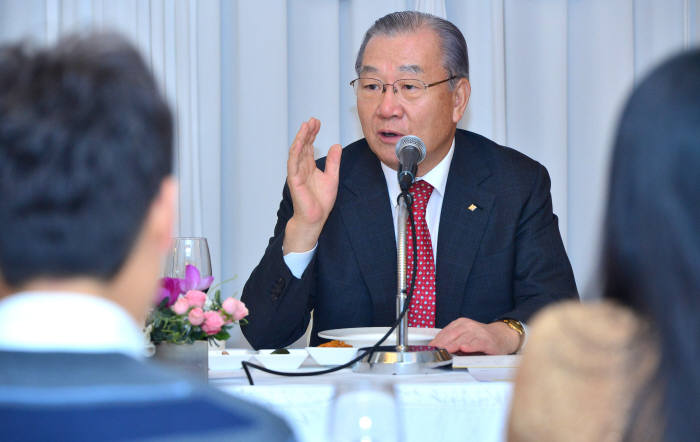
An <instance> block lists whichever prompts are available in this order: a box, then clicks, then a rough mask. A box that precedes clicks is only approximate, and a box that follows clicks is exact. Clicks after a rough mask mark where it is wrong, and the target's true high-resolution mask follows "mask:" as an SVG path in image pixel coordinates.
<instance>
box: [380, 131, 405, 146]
mask: <svg viewBox="0 0 700 442" xmlns="http://www.w3.org/2000/svg"><path fill="white" fill-rule="evenodd" d="M378 133H379V138H380V139H381V140H382V141H383V142H385V143H396V142H398V141H399V139H401V137H402V136H403V134H402V133H400V132H394V131H390V130H380V131H379V132H378Z"/></svg>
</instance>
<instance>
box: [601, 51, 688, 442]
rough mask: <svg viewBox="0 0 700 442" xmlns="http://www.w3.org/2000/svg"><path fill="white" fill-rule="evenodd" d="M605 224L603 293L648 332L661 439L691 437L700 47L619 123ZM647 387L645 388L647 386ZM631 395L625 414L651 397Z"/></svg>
mask: <svg viewBox="0 0 700 442" xmlns="http://www.w3.org/2000/svg"><path fill="white" fill-rule="evenodd" d="M612 162H613V165H612V175H611V181H610V198H609V200H608V208H607V219H606V224H605V242H604V245H605V254H604V264H605V270H604V289H603V296H604V297H605V298H608V299H611V300H614V301H617V302H618V303H620V304H621V305H623V306H626V307H628V308H630V309H632V310H633V311H634V312H635V313H637V314H638V315H640V316H641V317H642V318H644V319H646V320H648V321H649V322H650V324H651V326H652V330H654V332H655V334H656V335H657V336H658V337H657V339H658V351H659V352H660V360H659V367H658V372H657V373H656V376H655V379H654V382H655V383H657V385H658V387H659V388H660V389H661V391H662V392H663V393H662V397H663V399H662V402H661V404H660V405H661V407H662V410H663V421H664V422H665V423H664V428H665V430H664V435H665V439H666V440H669V441H677V440H689V438H697V437H699V436H700V420H698V417H699V416H700V370H698V367H697V365H698V363H700V50H695V51H693V52H690V53H687V54H684V55H681V56H678V57H675V58H673V59H672V60H670V61H668V62H667V63H665V64H664V65H663V66H661V67H660V68H658V69H656V70H655V71H654V72H653V73H652V74H651V75H650V76H649V77H648V78H647V79H646V80H644V81H643V82H642V83H641V84H640V85H639V87H638V88H637V89H636V91H635V92H634V94H633V95H632V97H631V98H630V100H629V102H628V104H627V106H626V108H625V111H624V113H623V116H622V119H621V121H620V125H619V129H618V134H617V140H616V142H615V150H614V154H613V159H612ZM652 385H653V384H652ZM653 391H654V388H648V389H646V390H644V391H642V392H641V393H640V396H639V398H638V401H636V402H637V404H636V406H635V407H633V409H632V413H633V414H632V416H631V418H632V421H631V422H630V425H634V424H635V423H636V422H634V418H635V415H634V413H637V412H641V411H642V410H643V404H644V402H645V401H646V400H653V399H652V398H653V394H651V393H652V392H653Z"/></svg>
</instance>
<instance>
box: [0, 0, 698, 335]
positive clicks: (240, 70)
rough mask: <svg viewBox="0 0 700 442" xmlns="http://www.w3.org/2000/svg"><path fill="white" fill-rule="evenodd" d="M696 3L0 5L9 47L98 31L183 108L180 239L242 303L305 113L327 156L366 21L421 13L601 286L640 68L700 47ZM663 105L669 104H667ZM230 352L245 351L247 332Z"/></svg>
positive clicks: (470, 123) (350, 102)
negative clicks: (533, 172) (537, 172)
mask: <svg viewBox="0 0 700 442" xmlns="http://www.w3.org/2000/svg"><path fill="white" fill-rule="evenodd" d="M699 2H700V0H587V1H583V0H491V1H487V0H289V1H286V2H285V1H280V0H240V1H232V0H231V1H229V0H200V1H196V0H172V1H171V0H0V42H8V41H13V40H17V39H19V38H24V37H30V38H33V39H34V40H35V41H36V42H38V43H49V42H52V41H54V40H55V39H56V38H57V37H58V36H60V35H62V34H64V33H66V32H71V31H75V30H84V29H91V28H98V29H116V30H118V31H120V32H122V33H124V34H126V35H127V36H129V37H130V38H131V39H132V40H133V41H134V42H136V44H137V45H138V46H139V47H140V48H141V50H142V51H143V53H144V55H145V57H146V59H147V60H148V61H149V62H150V64H151V66H152V67H153V70H154V72H155V74H156V76H157V77H158V79H159V81H160V84H161V86H162V88H163V90H164V91H165V93H166V95H167V97H168V99H169V101H170V102H171V104H172V105H173V107H174V108H175V109H176V116H177V128H178V129H177V130H178V134H177V152H178V153H177V156H176V164H175V170H176V173H177V175H178V178H179V180H180V206H179V225H178V232H177V233H178V234H179V235H183V236H190V235H197V236H199V235H202V236H206V237H207V238H208V239H209V244H210V247H211V254H212V269H213V272H214V275H215V276H216V278H217V280H222V279H225V278H227V277H230V276H233V275H238V279H237V280H236V281H234V282H233V283H232V284H231V285H230V286H229V288H228V290H226V294H236V296H240V292H241V289H242V287H243V284H244V283H245V280H246V279H247V277H248V275H249V273H250V271H251V270H252V269H253V267H254V266H255V265H256V264H257V262H258V260H259V259H260V257H261V256H262V253H263V250H264V248H265V246H266V244H267V240H268V238H269V235H270V234H271V232H272V229H273V226H274V222H275V213H276V210H277V205H278V203H279V200H280V198H281V190H282V185H283V183H284V180H285V175H286V158H287V149H288V145H289V143H290V142H291V140H292V139H293V137H294V134H295V133H296V131H297V128H298V127H299V125H300V123H301V122H302V121H304V120H306V119H308V118H309V117H310V116H315V117H317V118H319V119H320V120H321V122H322V127H321V132H320V134H319V136H318V138H317V142H316V151H317V155H318V156H323V155H325V153H326V151H327V149H328V147H330V146H331V145H332V144H334V143H338V142H339V143H342V144H343V145H345V144H348V143H350V142H352V141H354V140H356V139H357V138H360V137H361V136H362V132H361V130H360V125H359V121H358V119H357V116H356V109H355V99H354V95H353V93H352V89H351V88H350V86H348V83H349V82H350V80H352V79H353V78H354V76H355V74H354V70H353V66H354V61H355V55H356V52H357V49H358V47H359V45H360V42H361V39H362V36H363V34H364V32H365V30H366V29H367V28H368V27H369V26H370V25H371V24H372V22H373V21H374V20H376V19H377V18H379V17H381V16H382V15H384V14H386V13H389V12H392V11H396V10H403V9H419V10H422V11H426V12H431V13H434V14H436V15H440V16H443V17H446V18H447V19H449V20H451V21H452V22H453V23H455V24H456V25H457V26H458V27H459V28H460V29H461V30H462V32H463V33H464V35H465V37H466V39H467V44H468V46H469V57H470V65H471V83H472V97H471V101H470V103H469V107H468V111H467V114H466V115H465V117H464V119H463V120H462V122H460V127H462V128H466V129H469V130H472V131H474V132H477V133H480V134H482V135H485V136H487V137H490V138H492V139H494V140H495V141H497V142H499V143H502V144H506V145H508V146H511V147H514V148H516V149H518V150H520V151H522V152H524V153H525V154H527V155H529V156H531V157H533V158H535V159H537V160H538V161H540V162H541V163H543V164H544V165H545V166H546V167H547V168H548V170H549V173H550V175H551V178H552V196H553V200H554V209H555V212H556V213H557V214H558V215H559V218H560V227H561V231H562V235H563V237H564V242H565V245H566V248H567V251H568V253H569V257H570V258H571V261H572V264H573V267H574V272H575V274H576V279H577V282H578V285H579V289H580V290H581V291H582V292H586V291H587V290H588V288H589V287H590V286H591V283H592V282H594V281H595V277H594V275H595V271H596V269H597V260H598V242H599V235H600V221H601V219H602V216H603V207H604V202H605V199H606V186H607V174H608V157H609V153H610V146H611V142H612V137H613V131H614V127H615V125H616V122H617V118H618V113H619V111H620V108H621V105H622V103H623V101H624V99H625V97H626V96H627V94H628V93H629V91H630V89H631V88H632V87H633V86H634V84H635V82H636V81H638V80H639V79H640V78H641V77H642V76H643V75H644V73H645V72H646V71H647V70H648V69H649V68H650V67H651V66H653V65H655V64H657V63H658V62H659V61H661V60H662V59H664V58H666V57H667V56H668V55H670V54H672V53H674V52H676V51H678V50H681V49H683V48H687V47H690V46H693V45H697V44H698V43H700V35H699V32H700V31H699V28H700V8H699V7H698V3H699ZM659 111H660V112H662V111H663V110H662V109H660V110H659ZM229 345H243V341H242V338H241V337H240V335H236V336H234V338H232V342H230V343H229Z"/></svg>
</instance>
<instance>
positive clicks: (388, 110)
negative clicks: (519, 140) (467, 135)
mask: <svg viewBox="0 0 700 442" xmlns="http://www.w3.org/2000/svg"><path fill="white" fill-rule="evenodd" d="M360 77H371V78H376V79H379V80H381V81H383V82H384V83H389V84H390V83H393V82H395V81H396V80H399V79H405V78H413V79H419V80H422V81H423V82H425V83H427V84H430V83H435V82H438V81H441V80H444V79H446V78H448V77H449V73H448V72H447V71H446V70H445V68H444V67H443V66H442V52H441V45H440V40H439V38H438V36H437V34H435V32H434V31H432V30H431V29H428V28H423V29H420V30H418V31H417V32H411V33H403V34H398V35H394V36H386V35H378V36H375V37H372V39H371V40H370V41H369V42H368V43H367V46H366V48H365V53H364V55H363V58H362V67H361V70H360ZM468 100H469V82H468V81H467V80H466V79H460V82H459V85H458V87H457V88H456V89H455V90H450V87H449V85H448V83H442V84H439V85H435V86H432V87H430V88H428V89H427V90H426V91H425V94H424V95H422V96H421V97H419V98H418V99H415V100H412V101H406V100H404V99H402V98H401V96H400V95H398V94H394V91H393V89H392V88H391V87H390V86H387V88H386V92H385V93H384V94H381V95H380V96H378V97H377V98H376V99H369V100H368V99H364V98H359V97H358V100H357V109H358V114H359V117H360V123H361V124H362V131H363V133H364V135H365V138H366V139H367V142H368V143H369V146H370V148H371V149H372V152H374V154H375V155H377V157H379V159H380V160H381V161H382V162H383V163H384V164H386V165H387V166H389V167H391V168H393V169H396V168H397V167H398V159H397V158H396V153H395V150H396V143H397V142H398V141H399V139H400V138H401V137H402V136H404V135H416V136H418V137H419V138H420V139H422V140H423V142H424V143H425V147H426V150H427V155H426V158H425V160H424V161H423V162H422V163H421V164H420V166H419V168H418V174H419V175H421V176H422V175H424V174H425V173H427V172H428V171H430V170H431V169H432V168H433V167H435V166H436V165H437V164H438V163H439V162H440V160H442V159H443V158H444V157H445V155H446V154H447V152H448V151H449V150H450V145H451V143H452V138H453V137H454V132H455V129H456V127H457V122H458V121H459V120H460V118H462V115H463V114H464V109H465V108H466V104H467V101H468Z"/></svg>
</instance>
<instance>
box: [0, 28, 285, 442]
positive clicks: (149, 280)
mask: <svg viewBox="0 0 700 442" xmlns="http://www.w3.org/2000/svg"><path fill="white" fill-rule="evenodd" d="M172 155H173V122H172V115H171V112H170V110H169V108H168V105H167V104H166V101H165V100H164V98H163V97H162V96H161V94H160V93H159V91H158V88H157V85H156V82H155V80H154V78H153V76H152V75H151V73H150V72H149V69H148V68H147V66H146V64H145V63H144V61H143V59H142V57H141V56H140V55H139V53H138V51H137V50H136V49H135V48H134V47H133V46H132V45H131V44H130V43H128V42H127V41H126V40H124V39H123V38H121V37H119V36H117V35H114V34H86V35H82V36H79V35H76V36H70V37H66V38H64V39H62V40H60V41H59V42H58V43H57V44H56V45H55V46H53V47H49V48H45V49H35V48H31V47H29V45H26V44H17V45H8V46H3V47H0V195H1V196H0V367H2V370H0V434H2V435H3V438H5V439H7V440H47V439H51V440H95V439H96V438H97V439H105V440H141V439H148V440H181V439H186V440H196V439H206V440H233V439H235V438H238V437H240V438H242V439H245V440H291V439H292V435H291V432H290V430H289V428H288V427H287V425H286V424H285V423H284V422H283V421H282V420H281V419H279V418H278V417H276V416H274V415H272V414H271V413H269V412H267V411H266V410H264V409H263V408H262V407H259V406H256V405H253V404H250V403H247V402H243V401H240V400H239V399H237V398H234V397H231V396H228V395H224V394H223V393H220V392H218V391H215V390H213V389H209V388H207V387H206V386H205V385H199V384H197V383H195V382H191V381H190V380H188V379H186V378H182V377H180V376H179V375H177V374H173V373H170V372H169V371H167V370H164V369H162V368H159V367H157V366H155V365H153V364H150V363H146V362H144V361H142V360H141V357H142V352H143V335H142V333H141V332H140V330H139V329H140V326H142V325H143V319H144V318H145V315H146V313H147V311H148V309H149V308H150V307H151V304H152V302H153V300H154V293H155V291H156V287H157V283H158V276H159V274H160V271H161V266H162V260H163V258H164V255H165V253H166V252H167V249H168V248H169V245H170V242H171V236H172V226H173V221H174V212H175V199H176V193H177V192H176V186H175V180H174V179H173V177H172V176H171V169H172V165H171V164H172Z"/></svg>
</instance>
